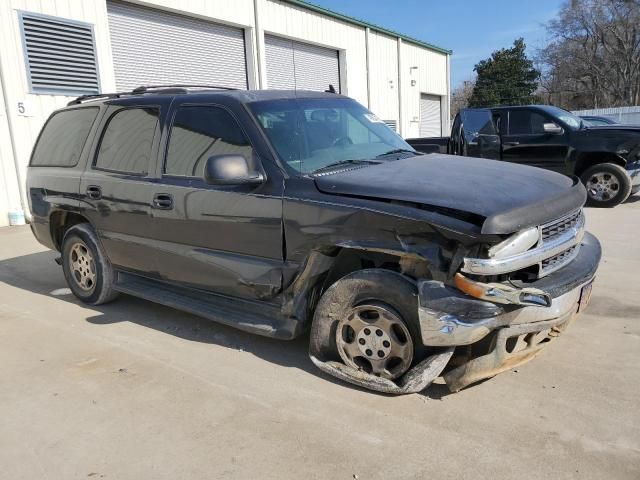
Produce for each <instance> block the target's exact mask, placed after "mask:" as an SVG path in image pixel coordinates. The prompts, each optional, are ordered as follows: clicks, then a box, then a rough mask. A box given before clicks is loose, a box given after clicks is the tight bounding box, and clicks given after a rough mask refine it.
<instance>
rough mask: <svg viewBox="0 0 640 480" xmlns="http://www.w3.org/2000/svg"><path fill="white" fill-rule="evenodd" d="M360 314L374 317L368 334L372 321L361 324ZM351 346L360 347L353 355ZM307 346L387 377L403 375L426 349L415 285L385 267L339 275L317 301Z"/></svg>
mask: <svg viewBox="0 0 640 480" xmlns="http://www.w3.org/2000/svg"><path fill="white" fill-rule="evenodd" d="M365 314H366V315H365ZM372 314H375V315H378V316H377V317H376V316H375V315H373V316H372ZM352 317H353V318H352ZM362 318H365V319H366V320H365V321H366V322H371V325H370V328H369V330H370V333H371V334H370V335H369V334H368V333H367V334H366V335H365V332H366V330H367V328H366V325H368V323H366V324H365V325H362V321H361V319H362ZM349 319H352V320H349ZM398 320H399V321H400V322H401V325H400V324H399V323H398ZM353 322H355V323H353ZM352 325H353V328H352ZM378 326H380V327H381V328H380V329H378ZM403 326H404V327H403ZM350 329H351V331H350ZM380 330H383V333H382V334H380ZM345 332H347V333H346V337H349V338H346V337H345ZM403 335H406V336H408V337H409V339H407V343H402V338H401V337H402V336H403ZM385 341H386V342H387V343H388V344H389V345H387V344H386V343H384V342H385ZM358 342H365V343H362V344H358ZM369 347H370V348H369ZM385 347H386V348H385ZM396 347H397V348H396ZM394 349H395V350H394ZM347 350H348V351H347ZM353 351H355V352H357V353H356V354H353V355H350V354H349V352H352V353H353ZM400 351H401V352H402V353H398V352H400ZM309 352H310V354H311V355H313V356H314V357H317V358H319V359H321V360H322V361H332V360H335V361H341V362H342V363H344V364H346V365H350V366H352V367H354V368H357V369H359V370H364V371H365V372H367V373H370V374H373V375H376V376H380V377H383V378H387V379H389V380H393V379H396V378H398V377H400V376H401V375H403V374H404V373H405V372H406V371H407V370H409V369H410V367H411V366H412V365H413V364H415V363H417V362H418V361H420V360H422V359H423V357H424V356H425V353H426V348H425V347H424V346H423V344H422V341H421V336H420V327H419V322H418V297H417V290H416V287H415V285H414V284H413V282H411V281H410V280H408V279H407V278H406V277H404V276H402V275H400V274H399V273H395V272H392V271H387V270H381V269H367V270H359V271H356V272H353V273H350V274H349V275H346V276H345V277H343V278H341V279H340V280H338V281H336V282H335V283H334V284H333V285H331V287H329V288H328V289H327V290H326V291H325V292H324V294H323V295H322V297H321V298H320V301H319V302H318V306H317V307H316V310H315V314H314V318H313V323H312V325H311V333H310V344H309ZM369 353H371V355H369ZM383 353H384V354H385V357H382V354H383ZM378 354H379V355H380V357H381V358H379V357H377V356H376V355H378ZM405 354H406V355H405ZM409 354H410V357H411V358H410V359H408V358H406V356H409ZM358 355H359V356H358ZM394 355H396V356H394ZM398 359H399V360H400V363H398ZM381 365H383V367H382V368H380V366H381ZM387 367H388V368H387Z"/></svg>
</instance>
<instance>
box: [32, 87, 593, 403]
mask: <svg viewBox="0 0 640 480" xmlns="http://www.w3.org/2000/svg"><path fill="white" fill-rule="evenodd" d="M28 191H29V198H30V206H31V212H32V217H33V218H32V222H31V228H32V229H33V233H34V235H35V236H36V238H37V239H38V240H39V241H40V242H41V243H43V244H44V245H46V246H47V247H49V248H52V249H55V250H58V251H60V252H61V258H60V259H59V263H60V264H61V265H62V268H63V270H64V275H65V277H66V279H67V282H68V284H69V286H70V288H71V290H72V291H73V293H74V294H75V295H76V296H77V297H78V298H79V299H80V300H82V301H84V302H86V303H89V304H92V305H97V304H101V303H105V302H108V301H110V300H112V299H113V298H114V297H115V296H116V295H117V293H118V292H121V293H126V294H130V295H135V296H138V297H142V298H145V299H148V300H151V301H154V302H159V303H162V304H164V305H168V306H171V307H174V308H178V309H181V310H185V311H188V312H192V313H195V314H198V315H201V316H204V317H207V318H210V319H213V320H215V321H218V322H221V323H225V324H228V325H232V326H234V327H237V328H240V329H242V330H246V331H248V332H252V333H258V334H261V335H267V336H270V337H276V338H280V339H292V338H294V337H296V336H298V335H300V334H302V333H303V332H305V331H306V330H308V329H310V357H311V359H312V361H313V362H314V363H315V364H316V365H317V366H318V367H320V368H321V369H322V370H323V371H325V372H328V373H330V374H331V375H334V376H336V377H338V378H341V379H344V380H346V381H349V382H352V383H355V384H358V385H361V386H365V387H367V388H370V389H373V390H377V391H382V392H388V393H410V392H417V391H420V390H422V389H424V388H425V387H426V386H427V385H428V384H429V383H430V382H431V381H432V380H433V379H434V378H436V377H438V376H439V375H441V374H443V375H444V378H445V380H446V382H447V384H448V385H449V388H450V389H451V390H452V391H457V390H459V389H460V388H463V387H464V386H466V385H469V384H471V383H474V382H476V381H478V380H481V379H483V378H488V377H490V376H493V375H495V374H497V373H499V372H501V371H503V370H506V369H509V368H512V367H513V366H514V365H517V364H519V363H522V362H525V361H527V360H529V359H530V358H532V357H533V356H534V355H535V354H536V353H537V352H538V351H539V350H540V349H541V348H542V347H543V346H544V345H546V344H547V343H548V341H549V340H551V339H553V338H555V337H556V336H557V334H558V333H559V332H560V331H562V330H563V329H564V328H565V327H566V326H567V325H568V324H569V322H570V321H571V320H572V319H573V318H574V317H575V316H576V314H577V313H578V312H580V311H582V309H583V308H584V307H585V305H586V303H587V301H588V299H589V294H590V291H591V283H592V280H593V277H594V275H595V272H596V269H597V266H598V263H599V260H600V245H599V243H598V241H597V240H596V239H595V238H594V237H593V236H592V235H590V234H588V233H586V232H585V231H584V216H583V213H582V205H583V203H584V201H585V198H586V194H585V189H584V187H583V186H582V184H581V183H580V182H579V181H577V180H576V179H571V178H568V177H566V176H563V175H560V174H557V173H553V172H549V171H545V170H541V169H536V168H531V167H526V166H520V165H513V164H505V163H501V162H496V161H490V160H478V159H470V158H466V157H450V156H447V155H421V154H418V153H417V152H416V151H415V150H413V149H412V148H411V147H410V146H409V145H408V144H407V143H405V142H404V141H403V140H402V139H401V138H400V137H399V136H398V135H396V134H395V133H394V132H393V131H392V130H390V129H389V128H388V127H387V126H386V125H385V124H384V123H383V122H382V121H381V120H379V119H378V118H377V117H376V116H375V115H373V114H372V113H371V112H369V111H367V109H365V108H364V107H363V106H361V105H360V104H358V103H357V102H355V101H354V100H352V99H349V98H347V97H343V96H340V95H336V94H332V93H317V92H303V91H297V92H296V91H268V90H265V91H231V90H223V89H216V88H210V89H193V88H186V87H180V88H178V87H171V88H158V87H154V88H151V87H147V88H139V89H136V90H134V91H133V92H128V93H117V94H105V95H97V96H93V97H90V96H89V97H87V96H85V97H80V98H78V99H76V100H75V101H73V102H71V103H70V104H69V105H68V106H67V107H66V108H63V109H61V110H58V111H56V112H54V113H53V114H52V115H51V117H50V118H49V120H48V121H47V123H46V124H45V126H44V127H43V129H42V132H41V134H40V137H39V139H38V141H37V143H36V146H35V148H34V150H33V154H32V158H31V162H30V166H29V173H28Z"/></svg>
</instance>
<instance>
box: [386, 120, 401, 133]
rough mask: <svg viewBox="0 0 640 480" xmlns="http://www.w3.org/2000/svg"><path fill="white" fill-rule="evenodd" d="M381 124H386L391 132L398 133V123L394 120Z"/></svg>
mask: <svg viewBox="0 0 640 480" xmlns="http://www.w3.org/2000/svg"><path fill="white" fill-rule="evenodd" d="M383 122H384V123H386V124H387V126H388V127H389V128H390V129H391V130H393V131H394V132H396V133H397V132H398V122H396V121H395V120H383Z"/></svg>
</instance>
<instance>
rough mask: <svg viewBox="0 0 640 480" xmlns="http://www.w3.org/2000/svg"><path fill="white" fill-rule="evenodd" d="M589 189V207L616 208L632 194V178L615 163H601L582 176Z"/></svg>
mask: <svg viewBox="0 0 640 480" xmlns="http://www.w3.org/2000/svg"><path fill="white" fill-rule="evenodd" d="M580 179H581V180H582V183H584V186H585V188H586V189H587V205H591V206H593V207H615V206H616V205H618V204H620V203H622V202H624V201H625V200H626V199H627V198H628V197H629V195H630V194H631V178H629V174H627V171H626V170H625V169H624V168H622V167H621V166H620V165H616V164H615V163H599V164H598V165H594V166H592V167H589V168H587V169H586V170H585V171H584V173H583V174H582V175H581V176H580Z"/></svg>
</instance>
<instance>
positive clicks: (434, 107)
mask: <svg viewBox="0 0 640 480" xmlns="http://www.w3.org/2000/svg"><path fill="white" fill-rule="evenodd" d="M440 100H441V97H439V96H437V95H426V94H422V95H420V136H421V137H439V136H441V135H442V114H441V111H440Z"/></svg>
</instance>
